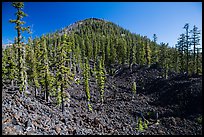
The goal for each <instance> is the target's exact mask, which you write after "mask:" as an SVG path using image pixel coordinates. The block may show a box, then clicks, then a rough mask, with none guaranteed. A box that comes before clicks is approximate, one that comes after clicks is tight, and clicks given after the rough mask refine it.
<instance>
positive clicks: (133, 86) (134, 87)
mask: <svg viewBox="0 0 204 137" xmlns="http://www.w3.org/2000/svg"><path fill="white" fill-rule="evenodd" d="M132 92H133V96H134V95H135V94H136V82H135V81H134V82H133V84H132Z"/></svg>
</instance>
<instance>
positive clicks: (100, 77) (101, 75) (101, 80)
mask: <svg viewBox="0 0 204 137" xmlns="http://www.w3.org/2000/svg"><path fill="white" fill-rule="evenodd" d="M102 61H103V60H102V58H101V57H100V59H99V61H98V70H97V84H98V89H99V93H100V99H101V103H103V101H104V91H105V90H104V88H105V70H104V67H103V66H102V64H103V63H102Z"/></svg>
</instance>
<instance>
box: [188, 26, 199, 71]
mask: <svg viewBox="0 0 204 137" xmlns="http://www.w3.org/2000/svg"><path fill="white" fill-rule="evenodd" d="M190 33H192V37H191V38H190V39H191V43H190V45H193V70H194V72H193V73H196V48H197V46H198V45H200V44H199V40H200V31H199V30H198V28H197V27H196V26H195V25H194V26H193V30H191V31H190Z"/></svg>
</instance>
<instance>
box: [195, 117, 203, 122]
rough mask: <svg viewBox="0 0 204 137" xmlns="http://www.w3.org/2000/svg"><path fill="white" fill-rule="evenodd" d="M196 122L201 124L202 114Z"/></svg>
mask: <svg viewBox="0 0 204 137" xmlns="http://www.w3.org/2000/svg"><path fill="white" fill-rule="evenodd" d="M196 122H198V124H202V116H199V117H198V118H197V119H196Z"/></svg>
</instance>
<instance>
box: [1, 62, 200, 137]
mask: <svg viewBox="0 0 204 137" xmlns="http://www.w3.org/2000/svg"><path fill="white" fill-rule="evenodd" d="M162 72H163V70H162V69H159V68H154V67H150V68H147V67H140V66H136V65H135V66H134V68H133V71H132V72H131V71H130V70H129V69H128V68H125V69H120V71H117V73H116V75H114V76H107V78H106V86H105V95H104V96H105V99H104V104H101V103H100V99H99V93H98V91H97V86H96V84H95V80H94V78H91V80H90V91H91V105H92V108H93V111H92V112H89V111H88V108H87V101H86V95H85V92H84V91H83V85H81V84H79V85H76V84H73V85H72V86H71V87H70V88H69V89H67V92H69V94H70V102H67V105H66V107H65V112H64V113H63V114H62V112H61V109H60V107H57V106H55V105H54V103H51V104H48V103H45V102H44V101H43V100H41V99H40V97H38V98H37V99H36V98H35V97H34V96H33V95H28V96H26V97H25V96H22V95H21V94H20V93H19V92H18V88H16V90H15V91H12V90H11V89H12V88H11V87H10V85H8V84H4V86H3V90H2V131H3V134H6V135H91V134H93V135H166V134H168V135H202V124H201V123H199V122H198V118H199V117H201V116H202V76H189V77H187V76H185V75H177V74H175V73H173V72H172V73H169V77H168V79H164V78H163V77H162ZM133 81H136V83H137V91H136V92H137V93H136V95H135V96H134V97H133V94H132V91H131V86H132V82H133ZM138 118H142V120H148V122H149V123H148V128H147V129H144V130H143V131H139V130H136V127H137V125H138Z"/></svg>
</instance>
